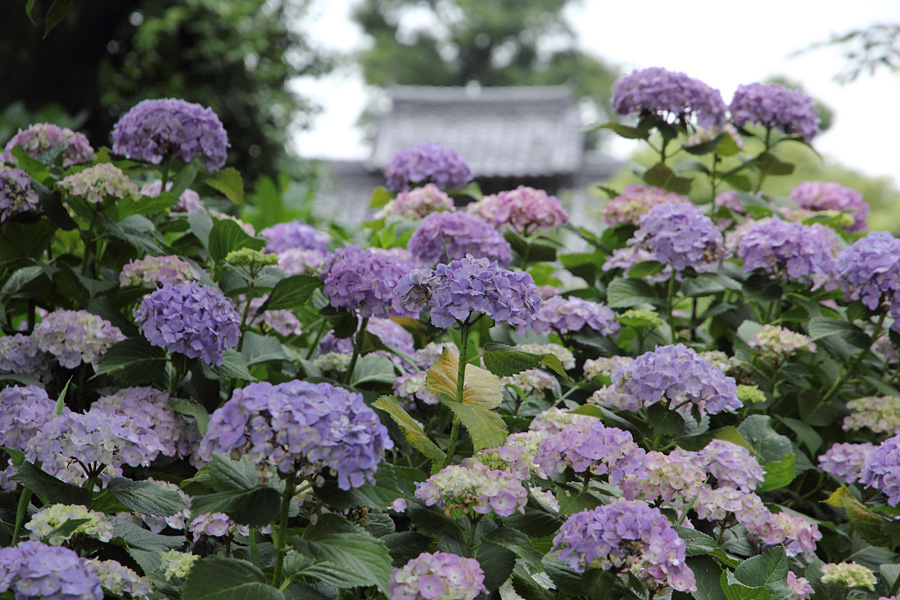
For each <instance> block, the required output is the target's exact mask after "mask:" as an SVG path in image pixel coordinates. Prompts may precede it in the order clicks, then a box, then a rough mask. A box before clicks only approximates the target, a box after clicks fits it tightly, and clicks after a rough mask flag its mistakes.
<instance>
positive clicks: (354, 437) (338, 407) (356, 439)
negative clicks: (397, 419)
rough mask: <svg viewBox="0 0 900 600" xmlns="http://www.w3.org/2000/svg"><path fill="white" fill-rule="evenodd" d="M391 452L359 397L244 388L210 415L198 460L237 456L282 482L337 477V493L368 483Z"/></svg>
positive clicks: (322, 388) (325, 387) (301, 384)
mask: <svg viewBox="0 0 900 600" xmlns="http://www.w3.org/2000/svg"><path fill="white" fill-rule="evenodd" d="M392 447H393V442H391V439H390V437H389V436H388V433H387V429H386V428H385V427H384V425H382V424H381V421H380V420H379V419H378V416H377V415H376V414H375V412H374V411H373V410H372V409H371V408H369V407H368V406H366V404H365V403H364V402H363V399H362V396H361V395H360V394H357V393H354V392H350V391H348V390H345V389H342V388H338V387H334V386H332V385H330V384H327V383H308V382H305V381H289V382H286V383H281V384H278V385H272V384H271V383H267V382H260V383H252V384H250V385H248V386H247V387H245V388H243V389H238V390H235V392H234V395H233V396H232V397H231V400H229V401H228V402H226V403H225V405H224V406H223V407H222V408H219V409H218V410H216V411H215V412H214V413H213V415H212V418H211V419H210V423H209V429H208V431H207V433H206V435H205V436H204V437H203V440H202V441H201V443H200V452H199V453H200V456H201V457H202V458H203V459H204V460H208V459H209V458H210V457H211V455H212V453H213V452H217V453H221V454H227V455H231V454H232V453H235V452H236V453H238V454H241V455H244V456H247V457H248V458H250V459H251V460H253V461H255V462H257V463H260V464H269V465H272V466H274V467H276V468H277V469H278V471H279V472H281V473H283V474H287V473H292V472H294V473H298V474H300V475H303V476H316V475H320V474H322V473H324V472H326V471H330V472H333V473H335V474H336V475H337V480H338V486H339V487H340V488H341V489H343V490H348V489H350V488H352V487H359V486H361V485H362V484H363V483H366V482H370V483H374V476H375V471H376V470H377V468H378V463H379V462H381V459H382V458H383V457H384V453H385V451H386V450H388V449H390V448H392Z"/></svg>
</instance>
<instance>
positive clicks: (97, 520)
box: [25, 504, 113, 546]
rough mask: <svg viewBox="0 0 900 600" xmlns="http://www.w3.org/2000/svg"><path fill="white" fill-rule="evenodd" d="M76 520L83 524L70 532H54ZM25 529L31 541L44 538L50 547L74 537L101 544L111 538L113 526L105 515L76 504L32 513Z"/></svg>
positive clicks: (50, 506)
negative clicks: (82, 536) (80, 536)
mask: <svg viewBox="0 0 900 600" xmlns="http://www.w3.org/2000/svg"><path fill="white" fill-rule="evenodd" d="M76 519H77V520H79V521H84V522H83V523H81V524H80V525H78V526H77V527H75V528H74V529H72V530H70V531H65V532H62V533H61V532H57V531H56V530H57V529H59V528H60V527H61V526H62V525H64V524H65V523H66V522H68V521H72V520H76ZM25 529H27V530H28V531H30V532H31V537H32V539H37V540H43V539H44V538H46V540H47V543H48V544H50V545H51V546H62V545H63V543H64V542H66V541H67V540H70V539H72V537H73V536H76V535H85V536H87V537H90V538H94V539H97V540H100V541H101V542H108V541H109V540H111V539H112V538H113V525H112V522H110V520H109V519H108V518H107V516H106V515H104V514H103V513H101V512H97V511H95V510H88V509H87V508H86V507H84V506H80V505H77V504H76V505H67V504H50V505H49V506H47V507H45V508H42V509H41V510H39V511H38V512H36V513H34V514H33V515H32V516H31V520H29V521H28V523H26V524H25ZM54 532H56V533H54ZM51 534H53V535H51Z"/></svg>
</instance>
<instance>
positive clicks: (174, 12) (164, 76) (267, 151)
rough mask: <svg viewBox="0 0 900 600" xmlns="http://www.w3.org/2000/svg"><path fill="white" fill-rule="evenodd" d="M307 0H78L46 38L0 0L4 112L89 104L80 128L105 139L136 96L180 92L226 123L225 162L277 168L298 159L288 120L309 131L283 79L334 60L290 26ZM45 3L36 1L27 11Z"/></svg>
mask: <svg viewBox="0 0 900 600" xmlns="http://www.w3.org/2000/svg"><path fill="white" fill-rule="evenodd" d="M311 1H312V0H229V1H227V2H226V1H221V0H181V1H175V0H118V1H116V2H107V1H105V0H81V1H79V2H74V3H72V4H71V8H70V9H69V12H68V14H66V15H65V16H64V18H63V19H62V20H61V22H60V23H59V25H57V26H56V28H55V29H53V30H52V31H50V32H49V35H48V36H47V38H46V39H43V40H42V39H41V35H40V33H41V31H43V29H44V28H43V26H41V28H40V29H36V28H35V27H34V26H33V25H31V24H30V23H29V22H28V16H27V15H26V13H25V10H24V9H23V7H22V3H19V2H4V3H2V5H0V56H3V57H4V60H3V61H2V62H0V81H3V85H2V86H0V110H3V108H4V107H6V106H9V105H11V104H13V103H14V102H16V101H22V102H24V104H25V106H26V107H27V108H28V109H29V110H32V111H34V110H37V109H39V108H40V107H41V106H43V105H46V104H49V103H52V102H60V103H62V105H63V107H64V108H65V109H66V110H67V111H68V112H69V113H72V114H74V113H78V112H80V111H83V110H84V111H86V113H87V120H86V122H85V125H84V129H85V131H86V133H87V134H88V136H89V137H90V139H91V141H92V143H94V144H95V145H102V144H108V143H109V134H110V131H111V130H112V126H113V125H114V124H115V122H116V120H117V119H118V117H119V116H120V114H121V113H123V112H124V111H127V110H128V109H129V108H131V107H132V106H133V105H134V104H136V103H137V102H139V101H141V100H144V99H148V98H166V97H176V98H183V99H185V100H188V101H191V102H197V103H200V104H203V105H204V106H210V107H211V108H212V109H213V110H214V111H215V112H216V113H217V114H218V115H219V117H220V118H221V119H222V122H223V124H224V125H225V129H226V130H227V131H228V136H229V141H230V143H231V152H230V155H229V164H231V165H234V166H236V167H237V168H238V169H240V170H241V171H242V172H244V173H245V174H246V175H248V176H250V177H251V178H253V177H255V176H256V175H259V174H261V173H266V174H270V175H271V174H274V173H276V172H277V171H278V170H279V169H281V168H286V167H291V166H292V163H293V162H294V161H292V160H291V158H292V157H290V156H289V155H288V153H287V150H286V148H285V143H286V141H287V136H288V131H289V128H290V125H291V123H292V122H298V123H299V124H300V126H301V127H304V126H308V123H309V116H310V115H311V114H312V113H313V111H314V107H313V106H312V105H311V104H310V103H309V102H308V101H307V100H305V99H303V98H300V97H298V96H296V95H295V94H293V93H291V92H290V91H289V90H288V88H287V83H288V81H289V80H290V79H291V78H293V77H296V76H299V75H318V74H322V73H324V72H327V71H328V70H329V69H330V67H331V61H330V60H329V58H328V57H327V56H324V55H323V54H322V53H321V52H317V51H315V50H314V49H313V48H311V47H310V46H309V44H308V43H307V41H306V40H305V39H304V37H303V36H302V35H301V34H300V33H299V32H298V31H297V30H296V29H295V28H294V27H292V26H291V25H290V24H291V23H298V22H299V21H300V20H301V19H302V17H303V15H304V14H305V12H306V9H307V8H308V6H309V4H310V2H311ZM50 5H51V4H50V1H49V0H37V1H36V2H35V7H34V10H33V12H32V14H33V15H34V16H35V18H36V19H37V18H39V17H40V16H41V15H46V14H47V11H48V6H50ZM50 12H51V13H52V12H53V11H52V10H51V11H50ZM47 18H48V19H49V18H50V16H49V15H48V16H47ZM295 118H296V121H295ZM2 141H4V140H0V142H2ZM294 170H295V171H296V169H294Z"/></svg>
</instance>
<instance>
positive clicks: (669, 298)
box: [666, 269, 676, 344]
mask: <svg viewBox="0 0 900 600" xmlns="http://www.w3.org/2000/svg"><path fill="white" fill-rule="evenodd" d="M666 304H668V306H669V329H670V330H671V331H672V343H673V344H674V343H675V336H676V333H675V314H674V313H675V270H674V269H672V274H671V276H670V277H669V287H668V290H667V291H666Z"/></svg>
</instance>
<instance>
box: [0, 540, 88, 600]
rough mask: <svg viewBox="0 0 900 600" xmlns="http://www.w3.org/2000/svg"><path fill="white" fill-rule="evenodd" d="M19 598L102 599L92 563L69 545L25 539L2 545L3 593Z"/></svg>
mask: <svg viewBox="0 0 900 600" xmlns="http://www.w3.org/2000/svg"><path fill="white" fill-rule="evenodd" d="M8 591H11V592H13V594H14V596H15V598H16V600H43V599H51V598H52V599H53V600H103V585H102V583H101V581H100V578H99V577H98V576H97V574H96V572H95V571H94V569H93V568H91V565H90V563H89V562H88V561H87V560H86V559H84V558H81V557H79V556H78V555H77V554H76V553H75V552H74V551H72V550H69V549H68V548H60V547H56V546H47V545H45V544H42V543H41V542H22V543H20V544H19V545H17V546H8V547H6V548H0V593H5V592H8Z"/></svg>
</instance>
